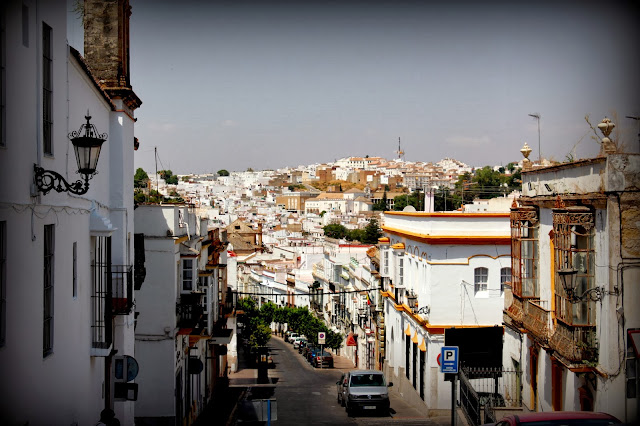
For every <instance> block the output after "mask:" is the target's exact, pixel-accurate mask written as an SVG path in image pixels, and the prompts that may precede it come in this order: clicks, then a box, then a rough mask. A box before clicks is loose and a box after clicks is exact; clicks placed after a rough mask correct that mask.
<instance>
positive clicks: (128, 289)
mask: <svg viewBox="0 0 640 426" xmlns="http://www.w3.org/2000/svg"><path fill="white" fill-rule="evenodd" d="M110 273H111V313H112V314H113V315H129V314H130V313H131V309H132V308H133V266H131V265H111V272H110Z"/></svg>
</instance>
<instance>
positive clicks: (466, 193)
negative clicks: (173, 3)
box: [0, 0, 640, 426]
mask: <svg viewBox="0 0 640 426" xmlns="http://www.w3.org/2000/svg"><path fill="white" fill-rule="evenodd" d="M32 3H33V2H22V1H20V2H18V1H8V2H6V4H5V5H3V6H2V8H3V32H2V53H3V76H2V95H3V96H2V97H3V104H2V143H1V145H0V175H1V177H2V181H3V182H4V183H3V185H2V188H1V190H0V207H1V208H0V299H1V300H0V302H1V304H0V377H1V378H2V380H1V381H0V383H1V385H0V386H1V392H0V393H1V394H2V398H0V423H2V424H3V425H26V424H28V425H95V424H104V425H115V424H120V425H129V426H133V425H140V426H146V425H199V424H205V422H207V421H211V423H209V424H236V423H242V420H243V419H245V421H244V422H245V423H248V424H266V421H267V420H266V419H264V418H261V417H259V416H258V417H259V418H249V417H246V416H247V413H246V412H243V410H246V409H247V407H248V406H252V407H253V406H255V404H254V405H251V402H252V401H251V398H248V397H247V395H248V394H250V393H251V392H252V391H253V392H256V394H257V391H256V389H264V388H266V387H269V389H270V392H271V394H270V396H269V397H266V398H258V397H256V398H255V399H254V402H255V401H256V400H258V399H259V400H261V401H269V404H272V403H274V404H275V401H276V400H277V402H278V418H277V419H274V423H275V424H276V425H277V424H313V422H312V421H311V422H306V421H300V422H299V423H298V422H296V423H293V421H294V420H293V419H291V417H287V414H286V413H287V407H290V406H291V407H292V406H294V405H299V406H301V407H302V408H300V410H303V409H305V408H304V407H306V406H307V405H308V404H307V403H300V402H296V401H297V400H296V397H285V396H284V395H285V393H284V392H293V391H292V390H291V389H289V390H287V379H289V378H290V377H291V376H295V375H297V374H305V375H307V374H308V375H309V376H308V377H313V378H311V379H309V381H316V380H317V382H316V383H315V385H314V386H315V387H309V388H308V391H307V390H305V391H304V392H306V393H311V392H312V390H313V391H315V390H317V393H318V398H320V397H322V398H325V395H328V396H326V399H327V401H329V400H330V401H331V404H332V406H327V405H326V404H324V405H323V406H322V407H321V408H317V407H316V408H314V409H317V410H318V411H317V412H318V413H324V414H323V415H325V416H328V417H327V418H328V419H331V422H332V423H335V424H381V423H367V421H373V419H370V418H369V417H366V416H364V417H363V419H360V418H357V417H354V410H353V409H352V407H351V406H350V404H355V405H356V407H357V404H356V403H354V402H353V400H354V399H357V396H355V397H353V395H348V396H347V395H346V394H343V393H340V392H341V391H338V393H337V394H336V390H335V389H336V381H337V384H338V385H340V383H341V382H342V380H343V379H344V377H346V376H345V375H346V374H347V372H349V371H360V370H363V371H369V372H381V373H383V375H384V377H385V380H386V381H387V382H388V383H389V393H388V395H390V396H387V397H386V398H387V399H386V403H387V404H389V400H390V404H391V409H392V411H389V406H388V405H387V406H386V411H385V410H383V411H382V413H380V414H379V415H380V417H383V418H384V419H383V420H384V421H388V422H389V423H393V422H394V421H398V422H401V421H402V419H405V420H406V419H411V420H415V421H418V422H422V423H419V424H451V423H453V424H455V423H456V422H459V424H468V425H479V424H485V423H491V422H497V421H499V420H500V419H501V418H502V417H503V416H505V415H512V414H514V413H516V414H518V413H520V414H522V413H536V412H551V411H553V412H574V411H576V412H577V411H579V412H586V413H596V412H602V413H607V414H608V415H611V416H614V417H615V418H617V419H619V421H621V422H623V423H626V424H636V423H638V422H640V416H639V411H640V410H639V408H640V381H639V380H638V377H637V374H638V371H640V361H639V350H640V312H639V311H638V309H637V306H638V301H639V300H640V288H639V287H638V283H639V282H640V270H639V266H640V233H639V231H638V221H639V220H640V219H639V218H640V207H638V206H640V194H639V192H638V187H639V185H640V182H639V180H638V179H639V178H638V177H639V176H640V173H638V172H639V171H640V155H639V154H637V153H627V152H624V151H623V150H622V149H621V148H620V146H619V145H617V143H616V141H615V140H614V139H613V135H612V130H613V129H614V127H615V125H616V123H613V122H612V121H611V120H610V119H608V118H602V119H601V120H602V121H601V122H600V123H598V124H597V129H598V131H599V132H600V133H599V135H598V136H599V143H600V145H601V149H600V152H599V154H598V155H597V156H596V157H594V158H585V159H573V158H571V159H567V160H566V161H564V162H559V161H553V160H551V159H544V158H540V159H538V160H532V159H530V158H529V157H530V155H531V152H532V149H531V147H529V145H528V143H525V142H523V143H522V144H521V145H519V147H520V148H519V150H518V149H515V150H514V152H513V153H510V156H511V157H512V161H511V162H509V163H508V164H504V165H503V164H491V165H468V164H464V163H463V162H461V161H458V160H456V159H454V158H443V159H441V160H440V161H438V162H414V161H408V160H407V159H406V158H405V156H404V153H403V151H402V148H401V141H400V140H398V141H390V142H389V144H390V146H394V147H395V144H396V143H397V144H398V145H397V147H398V148H397V152H396V154H397V156H396V157H395V158H382V157H369V156H368V155H366V154H364V153H354V154H356V155H363V154H364V156H350V157H345V158H340V159H336V160H335V161H334V162H327V163H322V164H318V163H313V159H310V162H309V164H307V165H299V166H297V167H287V168H281V169H276V170H253V169H248V170H246V171H229V170H224V169H221V170H217V171H214V170H212V171H211V172H210V173H203V174H195V173H194V174H174V173H173V172H172V171H171V170H168V169H164V170H163V169H162V167H161V169H160V170H157V169H156V170H153V171H151V170H144V169H142V168H136V167H135V166H134V158H135V156H136V155H139V151H138V149H139V147H140V146H141V144H142V145H144V144H145V143H150V144H153V142H152V141H150V142H145V141H139V140H138V138H136V136H135V128H136V121H137V119H136V116H135V113H136V110H137V109H138V108H140V107H141V105H142V104H143V100H141V99H140V98H139V97H138V95H137V94H136V92H135V91H134V88H133V87H132V86H131V83H130V81H131V80H130V58H129V56H128V55H129V54H128V52H129V51H128V47H129V17H130V14H131V13H132V11H131V7H130V6H129V1H128V0H115V1H108V0H85V2H84V9H83V12H82V13H83V19H82V20H70V19H68V17H67V10H66V2H64V1H62V2H61V1H50V2H39V3H38V8H37V14H36V13H35V10H33V9H35V8H34V7H32V6H31V5H32ZM77 26H81V27H82V32H83V34H84V44H83V45H81V46H74V45H71V44H69V40H71V37H67V34H68V33H69V32H71V31H72V30H74V29H75V30H77V29H78V28H75V27H77ZM5 58H6V59H5ZM5 62H6V64H7V66H6V68H5V66H4V64H5ZM15 64H18V65H15ZM25 70H28V72H25ZM23 93H28V94H29V96H20V95H19V94H23ZM5 98H6V99H8V100H11V102H9V101H7V102H6V103H5ZM5 105H6V106H7V107H5ZM70 144H71V145H70ZM72 151H73V152H72ZM76 179H77V181H76ZM269 310H271V311H273V312H276V314H271V316H269V317H268V318H269V320H268V321H267V323H266V327H268V328H267V333H266V334H267V336H266V337H264V340H265V341H264V342H260V337H259V333H257V332H256V334H255V335H254V334H251V333H250V332H248V331H247V330H249V328H250V327H254V328H255V324H253V320H254V318H253V317H251V313H252V312H254V313H256V315H266V314H265V312H267V311H269ZM277 312H279V313H280V314H281V315H285V313H286V315H293V313H295V314H296V315H308V316H309V318H313V321H314V322H313V324H314V327H316V328H313V327H308V329H309V330H311V329H313V330H314V333H315V334H314V335H307V336H306V338H302V337H301V336H298V334H302V332H303V331H304V330H303V329H301V326H299V327H298V329H296V327H295V326H294V325H293V324H294V323H293V320H291V318H293V316H289V317H288V318H290V320H289V321H285V320H282V319H281V318H284V317H278V314H277ZM258 313H260V314H258ZM256 318H257V317H256ZM318 327H320V328H318ZM256 330H259V327H257V328H256ZM286 332H289V335H287V334H285V333H286ZM293 332H295V333H296V336H297V337H299V339H298V341H297V346H296V347H295V350H294V349H293V348H294V346H292V345H287V346H285V343H286V342H285V339H286V337H287V336H288V337H291V335H292V334H291V333H293ZM325 334H326V336H327V337H326V339H327V340H326V342H325V337H324V336H325ZM294 337H295V336H294ZM300 341H302V343H300ZM256 342H259V343H256ZM313 344H315V345H323V346H320V347H319V352H318V353H316V354H315V355H313V354H312V355H310V356H311V357H312V358H313V356H316V357H317V358H316V360H315V364H313V365H314V366H311V365H307V363H302V362H300V363H299V361H300V355H299V354H303V355H304V350H303V349H304V347H305V346H308V347H309V350H310V347H311V346H312V345H313ZM273 345H277V346H273ZM447 348H449V349H450V348H455V354H456V364H455V371H453V370H447V365H446V361H448V360H445V359H444V358H443V357H442V354H443V353H445V352H444V351H443V349H447ZM325 351H326V352H325ZM285 356H286V357H291V358H286V360H287V361H286V362H285ZM321 357H324V358H326V359H329V358H330V359H331V361H330V363H329V362H328V363H327V364H326V365H325V364H323V362H322V360H321V359H320V358H321ZM291 365H293V366H295V367H291ZM324 367H326V371H320V370H323V369H324ZM285 368H294V370H292V371H289V370H279V369H285ZM296 369H297V370H296ZM282 371H286V374H285V373H283V372H282ZM296 371H299V373H298V372H296ZM247 372H249V373H247ZM245 373H246V374H248V375H246V376H244V375H242V374H245ZM254 373H255V376H254ZM316 374H317V376H314V375H316ZM371 374H373V373H371ZM239 377H242V379H239ZM305 377H307V376H305ZM243 380H244V381H243ZM323 380H324V381H323ZM325 382H326V386H325V385H324V384H325ZM391 382H392V383H393V387H391ZM312 385H313V384H312ZM310 386H311V385H310ZM322 386H325V387H322ZM452 391H453V393H454V397H452ZM236 392H237V393H236ZM279 392H282V393H279ZM231 395H233V396H234V398H235V399H234V400H231V401H230V400H229V398H230V396H231ZM236 395H237V398H236V397H235V396H236ZM385 395H386V390H385ZM336 396H337V401H338V402H336ZM352 397H353V398H352ZM300 398H302V396H300ZM345 398H346V401H345ZM364 398H367V396H365V397H364ZM371 399H372V395H368V400H371ZM374 399H375V398H374ZM247 401H248V402H247ZM323 401H324V400H323ZM374 403H375V401H374V402H368V403H364V402H363V404H364V405H363V406H362V407H361V408H363V410H362V411H366V410H367V409H368V408H372V407H373V408H380V407H378V406H375V407H374V406H373V405H372V404H374ZM287 404H291V405H287ZM401 404H404V405H401ZM222 405H226V406H227V407H226V408H228V410H227V411H224V412H223V410H222V409H220V408H218V407H220V406H222ZM344 405H346V408H347V412H345V410H344V409H342V406H344ZM383 405H384V404H383ZM212 407H214V408H212ZM269 407H270V408H269V416H271V415H272V414H273V413H274V412H273V413H272V411H271V405H269ZM405 407H410V408H405ZM307 408H308V407H307ZM410 409H411V410H414V411H415V413H418V414H415V415H414V414H411V415H409V414H406V415H405V416H404V417H403V416H402V415H398V413H400V414H402V413H405V412H406V413H409V411H408V410H410ZM216 410H220V411H216ZM274 410H275V408H274ZM291 410H293V408H291ZM308 410H312V409H311V408H308ZM403 410H407V411H403ZM414 411H411V413H413V412H414ZM266 412H267V411H266V409H265V413H266ZM309 412H312V411H309ZM314 413H315V412H314ZM312 415H313V416H315V415H319V414H309V416H312ZM216 416H217V417H216ZM331 416H334V417H331ZM412 416H413V417H412ZM450 418H451V419H452V422H449V419H450ZM289 419H291V420H289ZM298 420H299V419H298ZM270 421H271V417H270V418H269V422H270ZM429 422H432V423H429ZM439 422H440V423H439ZM269 424H270V423H269ZM417 424H418V423H417Z"/></svg>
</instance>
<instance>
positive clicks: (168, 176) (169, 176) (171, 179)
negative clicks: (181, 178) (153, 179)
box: [158, 170, 178, 185]
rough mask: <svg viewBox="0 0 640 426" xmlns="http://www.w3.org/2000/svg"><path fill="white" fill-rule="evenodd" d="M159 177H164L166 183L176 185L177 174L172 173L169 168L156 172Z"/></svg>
mask: <svg viewBox="0 0 640 426" xmlns="http://www.w3.org/2000/svg"><path fill="white" fill-rule="evenodd" d="M158 174H159V175H160V177H161V178H162V179H164V181H165V182H166V183H167V185H177V184H178V176H176V175H174V174H173V172H172V171H171V170H160V171H159V172H158Z"/></svg>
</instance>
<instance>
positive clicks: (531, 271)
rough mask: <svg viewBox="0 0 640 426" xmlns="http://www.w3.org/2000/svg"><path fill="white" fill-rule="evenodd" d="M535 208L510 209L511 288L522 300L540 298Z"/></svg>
mask: <svg viewBox="0 0 640 426" xmlns="http://www.w3.org/2000/svg"><path fill="white" fill-rule="evenodd" d="M539 225H540V222H539V220H538V211H537V210H536V208H535V207H530V206H524V207H519V208H514V209H511V273H512V277H511V279H510V281H511V288H512V290H513V294H515V295H517V296H519V297H523V298H525V297H526V298H538V297H540V288H539V281H538V269H539V264H538V262H539V260H538V233H539Z"/></svg>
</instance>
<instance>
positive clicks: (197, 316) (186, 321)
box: [176, 293, 204, 328]
mask: <svg viewBox="0 0 640 426" xmlns="http://www.w3.org/2000/svg"><path fill="white" fill-rule="evenodd" d="M200 298H201V294H198V293H195V294H194V293H192V294H183V295H182V296H181V297H180V303H177V304H176V324H177V326H178V327H179V328H200V327H201V325H202V324H201V323H202V319H203V318H204V315H203V314H204V308H203V307H202V306H201V305H200Z"/></svg>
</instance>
